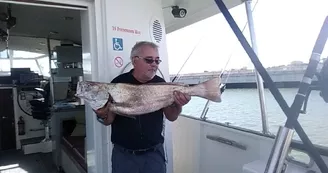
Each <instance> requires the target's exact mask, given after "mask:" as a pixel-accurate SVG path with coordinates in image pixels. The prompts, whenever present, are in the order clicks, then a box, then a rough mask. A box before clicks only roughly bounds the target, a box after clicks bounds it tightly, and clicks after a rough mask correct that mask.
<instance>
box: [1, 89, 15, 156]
mask: <svg viewBox="0 0 328 173" xmlns="http://www.w3.org/2000/svg"><path fill="white" fill-rule="evenodd" d="M8 100H12V89H11V88H4V89H0V151H4V150H12V149H15V148H16V137H15V115H14V106H13V103H12V102H8Z"/></svg>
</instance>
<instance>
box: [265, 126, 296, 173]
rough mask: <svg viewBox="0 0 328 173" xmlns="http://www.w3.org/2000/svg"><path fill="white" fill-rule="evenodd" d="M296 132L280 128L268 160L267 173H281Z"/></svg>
mask: <svg viewBox="0 0 328 173" xmlns="http://www.w3.org/2000/svg"><path fill="white" fill-rule="evenodd" d="M293 134H294V130H292V129H289V128H287V127H284V126H280V127H279V130H278V133H277V137H276V140H275V142H274V145H273V147H272V150H271V154H270V157H269V159H268V162H267V165H266V168H265V173H280V172H281V170H282V168H283V166H284V162H285V159H286V156H287V153H288V149H289V146H290V143H291V141H292V138H293Z"/></svg>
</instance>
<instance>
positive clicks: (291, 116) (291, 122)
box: [215, 0, 328, 173]
mask: <svg viewBox="0 0 328 173" xmlns="http://www.w3.org/2000/svg"><path fill="white" fill-rule="evenodd" d="M215 2H216V4H217V6H218V8H219V9H220V11H221V12H222V14H223V15H224V17H225V18H226V20H227V22H228V24H229V25H230V27H231V29H232V30H233V31H234V33H235V35H236V37H237V38H238V40H239V42H240V43H241V45H242V46H243V48H244V50H245V51H246V52H247V54H248V56H249V58H250V59H251V61H252V63H253V64H254V66H255V68H256V70H257V71H258V72H259V74H260V75H261V77H262V78H263V80H264V82H265V83H267V85H268V88H269V90H270V92H271V93H272V95H273V97H274V98H275V99H276V101H277V103H278V104H279V106H280V107H281V109H282V110H283V112H284V113H285V115H286V116H287V122H286V124H285V127H284V128H282V131H281V132H288V129H292V128H293V127H294V128H295V130H296V132H297V133H298V135H299V137H300V138H301V140H302V141H303V144H304V146H305V147H306V149H307V150H308V152H309V154H310V155H311V156H312V158H313V159H314V161H315V162H316V164H317V166H318V167H319V169H320V171H321V172H325V173H326V172H328V168H327V165H326V164H325V162H324V161H323V159H322V158H321V156H320V154H319V152H318V151H317V150H316V149H315V147H314V145H313V144H312V142H311V141H310V139H309V138H308V136H307V135H306V133H305V132H304V130H303V128H302V126H301V125H300V123H299V122H298V121H297V118H298V115H299V113H300V109H301V106H302V104H303V101H304V98H305V94H304V93H305V92H306V91H307V90H308V88H309V85H310V83H311V81H312V78H313V76H314V73H315V71H316V68H317V65H318V63H319V60H320V55H321V53H322V51H323V47H324V45H325V44H326V41H327V38H328V16H327V17H326V19H325V21H324V23H323V25H322V28H321V30H320V33H319V36H318V38H317V41H316V43H315V46H314V48H313V51H312V55H311V58H310V62H309V64H308V67H307V69H306V72H305V74H304V77H303V80H302V82H301V84H300V87H299V90H298V93H297V95H296V96H295V99H294V102H293V104H292V106H291V107H289V106H288V104H287V102H286V101H285V99H284V98H283V97H282V95H281V93H280V92H279V90H278V88H277V87H276V85H275V84H274V82H273V81H272V79H271V77H270V75H269V74H268V72H267V71H266V69H265V68H264V67H263V65H262V63H261V62H260V60H259V59H258V57H257V55H256V53H255V52H254V50H253V49H252V48H251V46H250V45H249V43H248V41H247V40H246V38H245V37H244V35H243V34H242V32H241V31H240V29H239V28H238V25H237V24H236V22H235V20H234V19H233V17H232V16H231V14H230V12H229V10H228V9H227V7H226V6H225V4H224V2H223V1H222V0H215ZM278 134H280V133H278ZM280 137H286V135H285V134H282V136H277V137H276V140H275V145H274V147H273V149H274V150H272V152H271V154H270V158H269V161H268V164H267V167H266V171H265V172H267V171H268V166H272V165H273V166H274V168H273V169H271V171H272V170H274V169H275V168H278V166H280V167H281V164H282V163H283V162H280V160H284V157H285V155H284V154H285V151H286V149H285V150H283V149H282V148H277V147H276V144H280V145H282V144H284V143H286V142H287V140H284V141H281V139H280ZM278 140H279V142H281V143H278ZM279 147H281V146H279ZM282 147H287V148H288V147H289V145H286V146H282ZM275 151H277V153H278V154H280V155H275V154H276V153H275ZM283 152H284V153H283ZM273 156H275V157H273ZM277 158H278V159H277ZM279 158H280V159H279ZM272 159H274V160H272ZM270 160H271V162H270ZM269 163H270V165H269ZM272 163H273V164H272ZM277 171H279V169H278V170H277Z"/></svg>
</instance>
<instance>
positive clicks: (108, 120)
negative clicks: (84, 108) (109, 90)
mask: <svg viewBox="0 0 328 173" xmlns="http://www.w3.org/2000/svg"><path fill="white" fill-rule="evenodd" d="M112 100H113V98H112V97H111V96H109V99H108V101H107V103H106V104H105V106H104V107H102V108H100V109H98V110H94V112H95V113H96V114H97V116H98V117H100V118H102V119H103V120H104V124H105V125H110V124H112V122H113V121H114V119H115V116H116V114H114V113H112V112H111V111H110V110H109V106H110V104H111V102H112Z"/></svg>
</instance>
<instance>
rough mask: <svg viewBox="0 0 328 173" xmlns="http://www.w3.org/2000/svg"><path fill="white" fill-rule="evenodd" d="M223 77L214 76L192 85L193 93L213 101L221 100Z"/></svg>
mask: <svg viewBox="0 0 328 173" xmlns="http://www.w3.org/2000/svg"><path fill="white" fill-rule="evenodd" d="M220 84H221V79H220V78H214V79H211V80H208V81H205V82H203V83H200V84H197V85H195V86H193V87H192V89H191V90H192V93H193V95H195V96H199V97H202V98H205V99H208V100H211V101H213V102H221V90H220Z"/></svg>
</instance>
